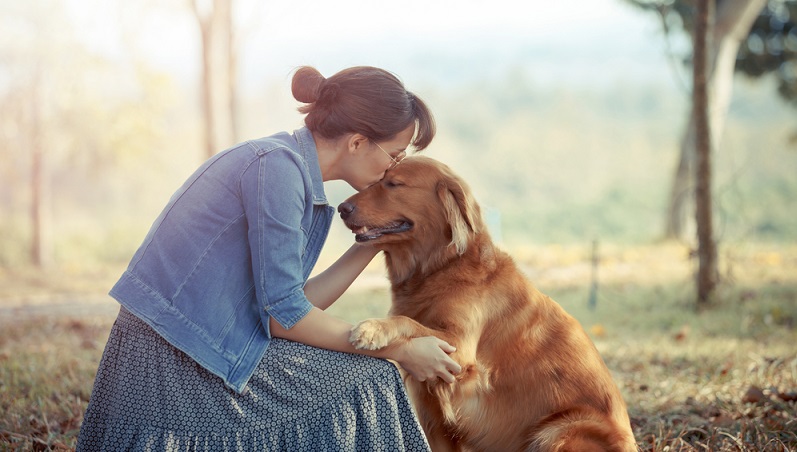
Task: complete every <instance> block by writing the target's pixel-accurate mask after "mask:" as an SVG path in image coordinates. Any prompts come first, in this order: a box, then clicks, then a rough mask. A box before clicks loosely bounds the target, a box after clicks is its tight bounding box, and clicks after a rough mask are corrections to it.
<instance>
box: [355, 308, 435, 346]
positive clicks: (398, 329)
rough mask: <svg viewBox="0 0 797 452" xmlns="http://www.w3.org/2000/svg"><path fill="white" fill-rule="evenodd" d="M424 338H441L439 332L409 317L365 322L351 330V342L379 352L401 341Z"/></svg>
mask: <svg viewBox="0 0 797 452" xmlns="http://www.w3.org/2000/svg"><path fill="white" fill-rule="evenodd" d="M423 336H438V337H439V332H437V331H434V330H432V329H430V328H427V327H425V326H423V325H421V324H420V323H418V322H416V321H415V320H412V319H411V318H409V317H405V316H394V317H388V318H385V319H368V320H363V321H362V322H360V323H358V324H357V325H355V326H354V328H352V329H351V335H350V336H349V342H351V343H352V345H354V346H355V347H356V348H358V349H361V350H379V349H380V348H384V347H387V346H388V345H393V344H395V343H397V342H399V341H404V340H407V339H412V338H414V337H423Z"/></svg>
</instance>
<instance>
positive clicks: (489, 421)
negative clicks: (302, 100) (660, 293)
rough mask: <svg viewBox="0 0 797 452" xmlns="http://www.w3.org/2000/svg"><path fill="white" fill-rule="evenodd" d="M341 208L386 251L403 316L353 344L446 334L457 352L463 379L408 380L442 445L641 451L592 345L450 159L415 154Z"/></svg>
mask: <svg viewBox="0 0 797 452" xmlns="http://www.w3.org/2000/svg"><path fill="white" fill-rule="evenodd" d="M338 211H339V212H340V215H341V217H342V218H343V220H344V222H345V224H346V226H347V227H348V228H349V229H351V230H352V232H354V234H355V236H356V240H357V241H358V242H361V243H364V244H369V245H370V246H375V247H378V248H379V249H380V250H382V251H383V252H384V256H385V260H386V264H387V270H388V276H389V278H390V283H391V291H392V307H391V311H390V315H391V317H389V318H385V319H369V320H365V321H363V322H361V323H359V324H358V325H356V326H355V327H354V328H353V329H352V332H351V338H350V340H351V342H352V344H354V345H355V346H356V347H358V348H361V349H368V350H375V349H379V348H382V347H386V346H389V345H391V344H395V343H398V342H400V341H405V340H407V339H408V338H413V337H421V336H429V335H434V336H437V337H439V338H441V339H443V340H445V341H447V342H448V343H450V344H452V345H454V346H455V347H456V348H457V351H456V352H455V353H454V354H453V355H452V357H453V359H455V360H456V361H457V362H458V363H460V365H461V366H462V372H460V374H458V375H457V377H456V382H455V383H453V384H448V383H445V382H443V381H442V380H436V381H426V382H418V381H416V380H414V379H412V378H407V387H408V392H409V393H410V396H411V398H412V399H413V401H414V403H415V404H416V408H417V412H418V416H419V418H420V421H421V424H422V426H423V428H424V430H425V432H426V434H427V437H428V439H429V443H430V445H431V446H432V449H433V450H435V451H448V450H473V451H573V452H589V451H602V452H603V451H636V450H637V447H636V444H635V441H634V436H633V433H632V432H631V426H630V422H629V418H628V413H627V410H626V406H625V402H624V401H623V398H622V397H621V395H620V392H619V390H618V388H617V386H616V385H615V383H614V382H613V381H612V377H611V375H610V373H609V370H608V369H607V367H606V365H605V364H604V362H603V359H602V358H601V357H600V355H599V354H598V351H597V349H596V348H595V346H594V345H593V343H592V341H591V340H590V339H589V337H588V336H587V334H586V333H585V332H584V330H583V328H582V327H581V326H580V325H579V323H578V322H577V321H576V320H575V319H574V318H573V317H571V316H570V315H568V314H567V313H566V312H565V311H564V309H562V308H561V307H560V306H559V305H558V304H557V303H556V302H554V301H553V300H551V299H550V298H549V297H547V296H546V295H544V294H543V293H541V292H539V291H538V290H537V289H536V288H535V287H534V286H533V285H532V284H531V283H530V282H529V281H528V279H527V278H526V277H525V276H524V274H523V273H522V272H521V271H520V269H519V268H518V267H517V265H516V264H515V262H514V261H513V260H512V258H511V257H510V256H509V255H508V254H507V253H505V252H503V251H501V250H500V249H498V248H497V247H496V246H495V245H494V244H493V242H492V241H491V239H490V236H489V234H488V233H487V230H486V228H485V225H484V221H483V219H482V216H481V212H480V209H479V206H478V205H477V203H476V202H475V200H474V198H473V196H472V195H471V192H470V189H469V187H468V186H467V185H466V184H465V183H464V182H463V180H462V179H461V178H459V177H458V176H457V175H455V174H454V173H453V172H452V171H451V170H450V169H449V168H448V167H447V166H446V165H444V164H442V163H440V162H439V161H436V160H434V159H431V158H428V157H421V156H413V157H409V158H406V159H404V160H403V161H402V162H401V164H400V165H398V166H396V167H395V168H394V169H392V170H390V171H388V172H387V173H386V175H385V177H384V179H383V180H382V181H381V182H379V183H378V184H375V185H372V186H371V187H369V188H367V189H365V190H363V191H362V192H360V193H357V194H355V195H354V196H352V197H350V198H349V199H347V200H346V201H345V202H343V203H342V204H341V205H340V206H339V207H338Z"/></svg>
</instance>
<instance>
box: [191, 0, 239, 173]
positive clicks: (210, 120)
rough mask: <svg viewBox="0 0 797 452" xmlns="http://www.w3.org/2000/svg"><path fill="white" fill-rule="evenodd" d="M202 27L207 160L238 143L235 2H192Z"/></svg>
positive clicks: (202, 82) (220, 0) (203, 103)
mask: <svg viewBox="0 0 797 452" xmlns="http://www.w3.org/2000/svg"><path fill="white" fill-rule="evenodd" d="M189 1H190V2H191V7H192V9H193V12H194V16H195V17H196V20H197V23H198V25H199V32H200V37H201V52H202V66H201V67H202V70H201V71H202V72H201V83H200V91H201V92H200V98H201V101H202V115H203V123H204V124H203V132H204V137H203V138H204V146H205V153H206V157H208V158H210V157H211V156H213V154H215V153H216V152H218V151H219V150H221V149H223V148H225V147H228V146H230V145H231V144H233V143H235V142H237V141H238V128H239V126H238V122H239V121H238V114H237V112H238V108H237V104H236V103H237V91H238V53H237V50H236V49H237V46H236V43H235V33H234V26H233V0H189Z"/></svg>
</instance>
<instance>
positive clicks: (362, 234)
mask: <svg viewBox="0 0 797 452" xmlns="http://www.w3.org/2000/svg"><path fill="white" fill-rule="evenodd" d="M349 228H350V229H351V232H353V233H354V234H355V235H354V240H356V241H358V242H368V241H371V240H374V239H378V238H379V237H382V236H383V235H387V234H398V233H400V232H406V231H409V230H410V229H412V223H410V222H409V221H394V222H391V223H388V224H386V225H384V226H359V225H350V226H349Z"/></svg>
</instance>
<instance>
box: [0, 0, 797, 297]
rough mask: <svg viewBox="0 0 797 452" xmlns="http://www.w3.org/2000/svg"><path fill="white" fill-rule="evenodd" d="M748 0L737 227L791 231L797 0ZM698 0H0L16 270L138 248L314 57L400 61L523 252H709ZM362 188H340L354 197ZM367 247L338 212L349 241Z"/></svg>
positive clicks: (453, 155) (733, 190)
mask: <svg viewBox="0 0 797 452" xmlns="http://www.w3.org/2000/svg"><path fill="white" fill-rule="evenodd" d="M722 3H723V2H720V5H721V4H722ZM725 3H726V4H728V3H733V1H731V0H727V1H725ZM736 3H739V4H748V3H749V4H756V5H757V6H754V9H755V14H753V15H752V16H751V17H752V18H755V22H754V23H750V24H748V25H747V28H746V31H745V32H744V33H742V34H741V35H740V36H739V37H738V38H737V39H736V41H738V42H737V45H738V47H737V48H738V49H739V52H738V60H737V64H736V68H737V70H736V71H735V72H734V71H731V74H730V76H729V77H730V78H729V80H730V82H729V83H730V84H731V85H732V86H731V91H729V94H728V95H727V96H725V99H726V102H725V103H726V105H724V106H723V105H719V106H718V107H717V110H718V111H719V114H718V116H719V117H720V121H719V123H718V127H716V128H715V130H714V132H715V135H716V138H715V142H714V145H715V146H714V147H715V149H714V169H715V175H714V190H715V196H714V204H715V206H714V211H715V222H716V225H715V231H716V237H717V240H718V241H719V242H720V244H721V246H722V245H723V244H726V245H730V244H739V243H744V244H751V243H764V244H770V245H771V244H776V245H788V244H793V243H794V242H795V239H797V214H796V213H795V212H797V202H796V201H795V194H797V178H796V177H795V174H797V147H796V146H795V141H797V138H795V137H797V123H796V122H795V119H796V118H797V110H796V109H795V107H794V106H795V104H794V99H793V98H792V93H793V91H791V90H794V89H795V75H796V74H797V71H795V69H794V67H793V64H794V63H793V62H792V59H793V57H794V55H795V51H797V29H792V27H793V26H794V22H793V21H794V20H795V18H794V17H793V16H792V15H790V13H795V12H797V9H795V4H794V2H793V1H786V0H770V1H768V2H767V1H765V0H756V1H751V2H736ZM720 10H721V7H719V6H718V11H720ZM737 10H738V8H737ZM720 12H721V11H720ZM692 15H693V5H692V4H691V3H689V2H686V1H681V0H679V1H675V0H671V1H664V2H645V1H644V0H642V1H640V2H631V1H628V0H591V1H590V2H582V1H579V0H562V1H557V2H541V1H528V2H521V3H518V2H514V1H509V0H493V1H490V2H485V1H475V0H459V1H448V0H439V1H433V2H429V1H420V0H406V1H403V2H399V3H395V2H390V3H385V2H369V1H358V0H336V1H334V2H315V1H309V0H269V1H256V0H167V1H154V0H141V1H136V2H124V1H120V0H28V1H25V2H19V1H13V0H0V99H1V101H0V178H1V179H2V181H3V183H2V185H1V186H0V271H2V272H4V273H2V274H3V275H5V276H6V279H11V280H15V278H14V276H13V275H15V274H18V273H19V272H20V271H23V270H24V269H40V268H44V269H47V271H48V272H49V274H50V275H56V274H66V275H70V274H71V275H82V274H86V273H88V274H91V272H96V271H100V269H108V268H114V269H117V268H121V266H123V265H125V264H126V262H127V261H128V259H129V258H130V256H131V255H132V253H133V252H134V250H135V249H136V247H137V246H138V244H139V243H140V241H141V240H142V239H143V237H144V234H145V233H146V230H147V229H148V227H149V226H150V224H151V222H152V221H153V220H154V218H155V217H156V215H157V214H158V212H159V211H160V209H161V208H162V207H163V206H164V205H165V203H166V202H167V200H168V198H169V196H170V195H171V194H172V192H173V191H174V190H175V189H176V188H177V187H179V186H180V184H181V183H182V182H183V180H184V179H185V178H186V177H187V176H188V175H189V174H190V173H191V172H192V171H193V170H194V169H195V168H196V167H197V166H198V165H199V164H201V162H203V161H204V160H205V159H207V158H208V157H209V156H210V155H212V153H215V152H217V151H220V150H222V149H224V148H227V147H229V146H231V145H233V144H234V143H236V142H239V141H243V140H246V139H251V138H258V137H261V136H265V135H270V134H272V133H275V132H278V131H282V130H293V129H296V128H298V127H301V125H302V117H301V115H300V114H299V113H298V112H297V111H296V108H297V107H298V106H299V104H298V103H297V102H296V101H295V100H293V98H292V96H291V94H290V79H291V75H292V73H293V71H294V70H295V68H297V67H298V66H301V65H312V66H315V67H317V68H318V69H319V70H320V71H321V72H322V73H323V74H325V75H327V76H329V75H332V74H333V73H335V72H337V71H338V70H341V69H343V68H346V67H349V66H354V65H373V66H378V67H382V68H385V69H387V70H390V71H392V72H394V73H396V74H397V75H398V76H399V77H400V78H401V79H402V80H403V81H404V83H405V84H406V86H407V87H408V89H410V90H412V91H414V92H415V93H416V94H418V95H419V96H420V97H422V98H423V99H425V100H426V102H427V103H428V104H429V105H430V107H431V108H432V110H433V112H434V113H435V114H436V118H437V121H438V136H437V138H436V140H435V141H434V143H433V145H432V146H431V148H430V149H428V151H427V154H428V155H429V156H432V157H435V158H438V159H440V160H442V161H444V162H446V163H448V164H449V165H451V166H452V167H453V168H454V169H455V170H456V171H458V172H459V173H460V174H462V175H463V176H464V177H465V178H466V179H467V180H468V181H469V182H470V183H471V184H472V187H473V190H474V192H475V193H476V195H477V197H478V198H479V200H480V202H481V203H482V205H483V207H484V208H485V210H486V213H487V216H488V220H489V222H490V224H491V228H492V230H493V234H494V236H495V237H496V238H497V239H498V240H499V241H501V242H502V243H503V244H505V245H506V246H507V247H508V248H511V249H512V250H514V251H515V252H516V253H517V254H518V255H519V256H520V257H522V256H523V255H524V250H529V249H531V250H532V251H530V252H533V249H534V247H535V246H543V245H550V244H556V245H559V246H570V245H573V246H585V247H589V246H590V244H591V243H592V242H593V241H598V242H600V243H608V244H624V245H639V244H650V243H657V242H659V241H660V240H662V239H665V238H669V239H673V238H674V239H675V240H676V241H677V242H678V243H681V244H683V245H684V246H685V247H686V248H687V249H690V248H693V247H694V242H695V240H694V238H693V237H694V228H693V227H692V226H691V224H692V223H693V222H692V220H691V218H692V217H693V214H692V212H693V207H691V205H690V202H691V197H692V194H693V192H692V189H691V188H690V186H689V185H688V184H687V185H684V186H678V185H677V184H676V182H675V180H676V173H677V171H676V169H677V168H678V162H679V160H680V156H681V155H682V141H683V140H684V136H685V134H686V131H687V130H688V126H689V124H690V115H689V113H690V108H691V67H690V65H689V63H690V58H691V37H690V35H689V32H690V27H691V23H690V20H691V17H692ZM737 15H739V14H737ZM718 20H720V21H721V20H722V19H721V18H720V19H718ZM749 22H752V19H750V20H749ZM350 194H351V189H350V188H349V187H348V186H344V185H336V184H334V183H331V184H329V187H328V195H329V197H330V199H331V203H333V204H337V203H339V202H340V201H342V200H343V199H345V198H346V197H347V196H348V195H350ZM673 205H677V207H678V208H675V209H674V208H673ZM674 223H675V226H677V227H675V229H674V228H673V224H674ZM350 243H351V236H350V234H349V233H348V232H347V231H343V230H341V228H340V225H339V222H336V230H334V231H333V234H332V236H331V239H330V241H329V246H328V252H329V253H330V254H331V255H337V254H338V253H339V252H340V251H341V250H343V249H345V248H346V247H347V246H348V245H349V244H350ZM687 258H688V257H687ZM15 272H16V273H15ZM9 275H10V276H9ZM33 281H34V282H35V281H41V279H39V280H37V279H35V278H34V279H33ZM7 295H8V294H7Z"/></svg>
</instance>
